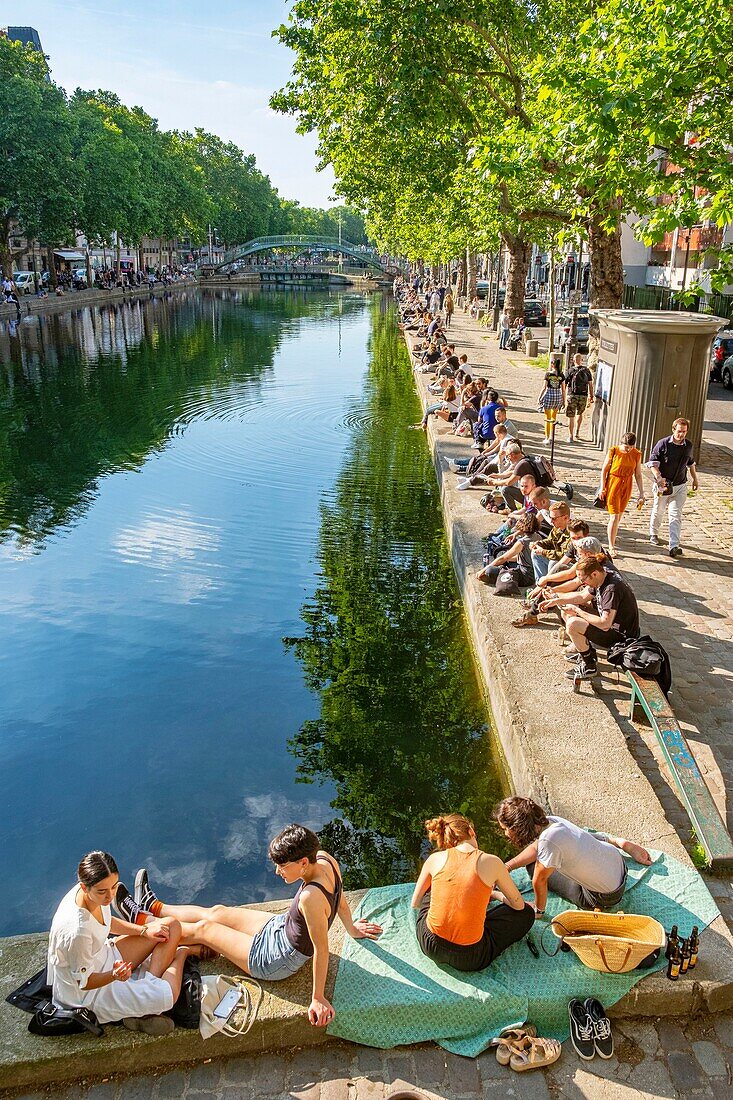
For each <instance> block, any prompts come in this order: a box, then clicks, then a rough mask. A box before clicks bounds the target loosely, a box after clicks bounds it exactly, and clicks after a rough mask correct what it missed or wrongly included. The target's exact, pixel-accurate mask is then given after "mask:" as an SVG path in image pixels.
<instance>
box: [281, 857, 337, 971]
mask: <svg viewBox="0 0 733 1100" xmlns="http://www.w3.org/2000/svg"><path fill="white" fill-rule="evenodd" d="M316 863H327V864H328V865H329V867H331V869H332V870H333V877H334V879H335V880H336V885H335V888H334V891H333V893H331V891H330V890H327V889H326V887H325V886H324V885H323V883H321V882H302V883H301V884H300V886H299V887H298V893H297V894H296V895H295V897H294V898H293V900H292V901H291V903H290V908H289V909H288V915H287V917H286V918H285V935H286V937H287V939H288V942H289V943H290V944H291V945H292V946H293V947H294V948H295V949H296V950H297V951H300V953H301V955H305V956H306V957H307V958H309V959H311V958H313V954H314V947H313V940H312V939H311V938H310V933H309V932H308V925H307V924H306V923H305V917H304V916H303V914H302V913H301V911H300V909H298V902H299V900H300V895H301V894H302V892H303V890H304V889H305V887H306V886H315V887H316V889H317V890H320V891H321V893H322V894H323V895H324V897H326V898H327V899H328V904H329V905H330V907H331V912H330V913H329V915H328V927H329V928H330V927H331V925H332V924H333V922H334V920H335V919H336V913H337V912H338V907H339V903H340V902H341V894H342V893H343V889H344V887H343V883H342V882H341V876H340V875H339V873H338V871H337V870H336V865H335V864H334V862H333V860H331V859H330V858H329V857H328V856H325V857H324V856H321V857H320V858H318V859H316Z"/></svg>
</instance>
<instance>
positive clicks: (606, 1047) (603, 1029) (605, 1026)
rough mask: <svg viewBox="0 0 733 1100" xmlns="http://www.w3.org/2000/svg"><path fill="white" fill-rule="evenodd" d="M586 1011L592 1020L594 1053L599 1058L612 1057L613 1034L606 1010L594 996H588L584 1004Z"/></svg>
mask: <svg viewBox="0 0 733 1100" xmlns="http://www.w3.org/2000/svg"><path fill="white" fill-rule="evenodd" d="M584 1008H585V1011H586V1012H587V1013H588V1019H589V1020H592V1022H593V1040H594V1045H595V1048H596V1054H600V1056H601V1058H612V1057H613V1035H612V1033H611V1021H610V1020H609V1018H608V1016H607V1015H606V1010H605V1008H604V1007H603V1005H602V1004H601V1002H600V1001H599V1000H598V999H597V998H596V997H589V998H588V1000H587V1001H586V1002H585V1005H584Z"/></svg>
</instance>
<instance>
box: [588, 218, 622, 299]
mask: <svg viewBox="0 0 733 1100" xmlns="http://www.w3.org/2000/svg"><path fill="white" fill-rule="evenodd" d="M588 230H589V233H588V247H589V251H590V276H591V278H590V306H591V308H592V309H621V306H622V305H623V300H624V265H623V261H622V259H621V227H620V226H619V227H618V228H617V229H616V230H615V231H614V232H612V233H608V232H607V231H606V230H605V229H602V228H601V226H600V225H599V224H598V222H597V221H596V220H595V219H593V218H591V219H590V222H589V225H588Z"/></svg>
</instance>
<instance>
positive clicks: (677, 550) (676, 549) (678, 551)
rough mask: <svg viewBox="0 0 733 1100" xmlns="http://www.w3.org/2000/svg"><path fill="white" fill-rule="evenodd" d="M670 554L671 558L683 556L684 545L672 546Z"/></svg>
mask: <svg viewBox="0 0 733 1100" xmlns="http://www.w3.org/2000/svg"><path fill="white" fill-rule="evenodd" d="M669 556H670V558H681V557H682V547H681V546H673V547H671V549H670V551H669Z"/></svg>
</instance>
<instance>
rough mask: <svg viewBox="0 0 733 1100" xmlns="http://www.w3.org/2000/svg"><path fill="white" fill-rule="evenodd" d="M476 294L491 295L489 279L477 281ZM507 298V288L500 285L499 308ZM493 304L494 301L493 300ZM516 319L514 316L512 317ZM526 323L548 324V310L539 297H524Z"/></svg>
mask: <svg viewBox="0 0 733 1100" xmlns="http://www.w3.org/2000/svg"><path fill="white" fill-rule="evenodd" d="M476 295H477V297H479V298H484V299H487V300H488V298H489V295H490V284H489V281H488V279H479V280H478V282H477V283H476ZM505 299H506V288H505V287H503V286H502V287H499V309H503V307H504V301H505ZM492 306H493V301H492ZM512 320H514V318H512ZM524 323H525V325H529V326H530V328H531V327H532V326H533V325H546V324H547V310H546V309H545V307H544V306H543V304H542V302H540V301H538V299H537V298H525V299H524Z"/></svg>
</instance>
